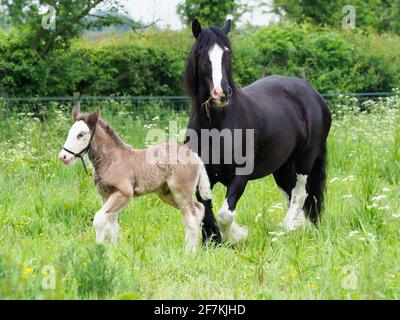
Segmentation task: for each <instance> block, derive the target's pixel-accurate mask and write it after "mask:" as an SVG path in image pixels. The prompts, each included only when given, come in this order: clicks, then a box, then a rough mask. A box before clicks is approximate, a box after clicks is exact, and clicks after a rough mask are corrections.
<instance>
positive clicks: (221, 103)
mask: <svg viewBox="0 0 400 320" xmlns="http://www.w3.org/2000/svg"><path fill="white" fill-rule="evenodd" d="M214 102H215V105H216V106H217V107H218V108H225V107H227V106H228V104H229V99H226V98H222V99H220V100H214Z"/></svg>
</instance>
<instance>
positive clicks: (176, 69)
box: [0, 23, 400, 96]
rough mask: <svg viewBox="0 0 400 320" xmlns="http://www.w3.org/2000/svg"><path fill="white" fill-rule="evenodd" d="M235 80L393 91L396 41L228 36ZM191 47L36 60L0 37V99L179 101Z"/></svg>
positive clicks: (126, 42) (291, 32) (125, 44)
mask: <svg viewBox="0 0 400 320" xmlns="http://www.w3.org/2000/svg"><path fill="white" fill-rule="evenodd" d="M231 39H232V43H233V47H234V78H235V80H236V82H237V83H238V84H239V85H241V86H245V85H247V84H249V83H251V82H253V81H255V80H257V79H259V78H261V77H263V76H267V75H271V74H280V75H288V76H297V77H301V78H304V79H306V80H308V81H309V82H310V83H312V85H313V86H314V87H316V88H317V89H318V90H319V91H320V92H324V93H326V92H367V91H390V90H391V88H394V87H398V86H400V57H399V56H398V55H396V53H397V52H399V50H400V41H399V37H396V36H393V35H392V36H390V35H375V34H363V33H362V32H360V31H337V30H333V29H327V28H323V29H321V28H317V27H315V26H312V25H309V24H301V25H297V24H284V23H281V24H272V25H270V26H267V27H264V28H259V29H249V30H242V31H241V32H240V33H236V34H233V35H232V36H231ZM193 41H194V39H193V37H192V35H191V32H190V31H189V30H185V31H184V32H173V31H159V30H148V31H146V32H144V33H141V34H135V33H126V34H124V35H123V36H119V37H113V38H112V37H109V38H104V39H100V40H96V41H89V40H76V41H75V42H74V43H73V45H72V46H71V47H70V48H69V49H68V50H66V51H61V50H58V51H54V52H53V53H52V54H50V55H48V56H46V57H45V58H43V59H39V58H38V57H37V56H36V55H35V53H34V51H33V50H30V49H28V48H26V45H25V43H26V42H25V39H24V33H23V32H21V31H20V32H16V31H13V32H9V33H3V34H2V35H1V36H0V95H3V96H36V95H40V96H65V95H72V94H73V92H75V91H80V92H81V93H82V94H87V95H152V96H158V95H182V94H183V88H182V87H183V86H182V74H183V71H184V66H185V62H186V57H187V55H188V52H189V50H190V46H191V44H192V43H193Z"/></svg>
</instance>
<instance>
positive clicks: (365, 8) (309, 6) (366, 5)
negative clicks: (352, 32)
mask: <svg viewBox="0 0 400 320" xmlns="http://www.w3.org/2000/svg"><path fill="white" fill-rule="evenodd" d="M348 4H350V5H352V6H354V7H355V9H356V27H358V28H361V29H363V30H365V29H369V28H370V29H373V30H376V31H379V32H394V33H397V34H400V0H353V1H350V3H349V1H347V0H331V1H325V0H303V1H297V0H274V1H273V11H274V13H276V14H279V15H281V16H282V17H284V18H286V19H288V20H289V21H292V22H298V23H301V22H311V23H314V24H317V25H328V26H332V27H334V28H337V29H339V28H341V25H342V19H343V17H344V16H345V15H346V13H343V12H342V8H343V7H344V6H346V5H348Z"/></svg>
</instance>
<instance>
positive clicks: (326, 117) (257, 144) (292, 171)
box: [184, 20, 331, 243]
mask: <svg viewBox="0 0 400 320" xmlns="http://www.w3.org/2000/svg"><path fill="white" fill-rule="evenodd" d="M230 28H231V21H230V20H228V21H226V22H225V24H224V26H223V27H222V28H219V27H210V28H206V29H202V27H201V25H200V23H199V21H198V20H195V21H194V22H193V23H192V31H193V35H194V37H195V38H196V42H195V44H194V45H193V47H192V50H191V52H190V54H189V58H188V62H187V67H186V71H185V74H184V85H185V90H186V92H187V94H188V95H189V96H190V97H191V102H192V111H191V118H190V121H189V125H188V130H187V132H186V140H185V141H186V143H188V144H189V146H190V147H191V148H192V149H195V150H196V151H197V152H198V153H199V154H200V156H201V157H202V159H203V161H204V162H205V163H206V170H207V173H208V175H209V178H210V182H211V187H213V186H214V185H215V184H216V183H217V182H220V183H222V184H223V185H225V186H226V187H227V193H226V200H225V203H224V204H223V206H222V208H221V209H220V211H219V214H218V225H219V227H220V228H221V232H222V235H223V237H224V240H226V241H228V242H233V243H234V242H239V241H241V240H243V239H244V238H245V237H246V236H247V231H246V230H245V229H244V228H241V227H239V226H238V225H237V224H236V223H235V222H234V211H235V208H236V204H237V202H238V200H239V199H240V197H241V196H242V194H243V192H244V190H245V188H246V184H247V182H248V181H249V180H254V179H258V178H261V177H264V176H267V175H269V174H271V173H272V174H273V176H274V178H275V181H276V183H277V185H278V186H279V187H280V188H281V189H282V190H283V191H284V193H285V196H286V198H287V203H288V213H287V214H286V217H285V219H284V221H283V227H284V228H285V229H286V230H294V229H296V228H298V227H299V226H301V225H302V224H303V223H304V222H305V217H306V216H307V217H308V218H309V219H310V220H311V221H312V222H313V223H315V224H316V223H317V222H318V221H319V217H320V214H321V210H322V204H323V193H324V188H325V167H326V156H327V155H326V139H327V136H328V133H329V130H330V126H331V114H330V111H329V108H328V106H327V104H326V102H325V101H324V99H323V98H322V97H321V95H320V94H319V93H318V92H317V91H316V90H314V89H313V88H312V87H311V86H310V85H309V84H308V83H307V82H306V81H304V80H301V79H298V78H292V77H280V76H270V77H265V78H262V79H260V80H258V81H256V82H254V83H252V84H251V85H249V86H247V87H245V88H239V87H237V86H236V85H235V83H234V81H233V77H232V63H231V61H232V48H231V44H230V42H229V39H228V37H227V34H228V33H229V31H230ZM206 129H208V130H212V129H216V130H218V131H219V132H222V131H224V132H225V133H226V132H227V131H228V132H231V133H232V137H227V136H226V135H225V134H224V135H223V136H222V137H221V139H220V141H219V142H218V143H215V140H213V138H212V137H211V136H210V134H205V132H206V133H207V130H206ZM235 129H241V130H243V131H245V130H247V131H248V129H253V130H254V132H253V133H254V135H253V136H251V135H250V137H249V136H248V135H244V134H242V135H241V136H239V137H238V136H236V135H234V134H233V132H234V131H235ZM193 132H194V133H197V137H198V138H197V139H194V138H193ZM205 139H207V140H210V141H211V140H212V141H211V144H210V143H208V142H210V141H205ZM250 140H252V141H250ZM205 142H207V143H205ZM205 145H206V147H204V146H205ZM249 145H250V146H251V148H250V149H251V151H252V152H250V153H251V156H252V157H253V158H252V160H253V161H254V166H253V169H252V171H251V172H248V173H246V174H238V169H239V168H241V167H243V163H239V162H238V161H237V159H236V158H235V157H233V158H234V159H233V160H232V161H231V159H232V154H234V153H236V149H238V148H240V150H247V149H246V147H244V146H249ZM202 146H203V147H202ZM226 150H228V153H227V152H226ZM229 150H230V151H229ZM216 152H218V157H217V158H219V159H217V160H219V161H215V157H213V155H214V154H215V153H216ZM227 155H228V156H229V157H227ZM211 158H212V161H211V162H210V159H211ZM227 158H229V161H226V160H227ZM250 160H251V159H250ZM198 199H199V201H201V202H202V203H203V204H204V206H205V208H206V211H205V217H204V221H203V222H204V224H203V241H206V240H208V239H210V238H211V239H213V240H215V241H217V242H220V241H221V234H220V232H219V228H218V226H217V223H216V221H215V218H214V215H213V212H212V203H211V200H210V201H204V200H202V199H201V197H199V196H198Z"/></svg>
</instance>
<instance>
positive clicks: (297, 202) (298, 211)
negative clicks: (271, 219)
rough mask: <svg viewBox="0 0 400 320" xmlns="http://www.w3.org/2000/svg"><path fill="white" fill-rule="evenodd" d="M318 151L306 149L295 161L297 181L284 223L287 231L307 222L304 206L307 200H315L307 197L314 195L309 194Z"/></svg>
mask: <svg viewBox="0 0 400 320" xmlns="http://www.w3.org/2000/svg"><path fill="white" fill-rule="evenodd" d="M318 152H319V151H315V152H314V151H308V152H306V151H304V152H302V153H301V154H299V155H298V156H297V157H296V159H295V161H294V163H295V165H294V172H295V174H296V183H295V185H294V188H293V189H292V191H291V199H290V206H289V210H288V212H287V214H286V216H285V218H284V220H283V223H282V226H283V227H284V228H285V229H286V230H287V231H292V230H296V229H298V228H300V227H301V226H302V225H304V224H305V222H306V213H305V211H304V210H303V207H305V204H306V201H308V202H310V200H311V202H312V201H313V200H312V199H310V200H307V199H308V198H310V197H311V198H312V197H313V195H310V196H309V195H308V191H309V190H310V181H311V180H312V177H313V176H314V174H313V170H314V169H313V167H314V163H315V162H316V158H317V157H318ZM317 169H318V168H317ZM288 174H289V173H288ZM310 174H311V175H312V177H311V176H310ZM310 177H311V178H310ZM306 210H307V209H306ZM307 211H308V210H307Z"/></svg>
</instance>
